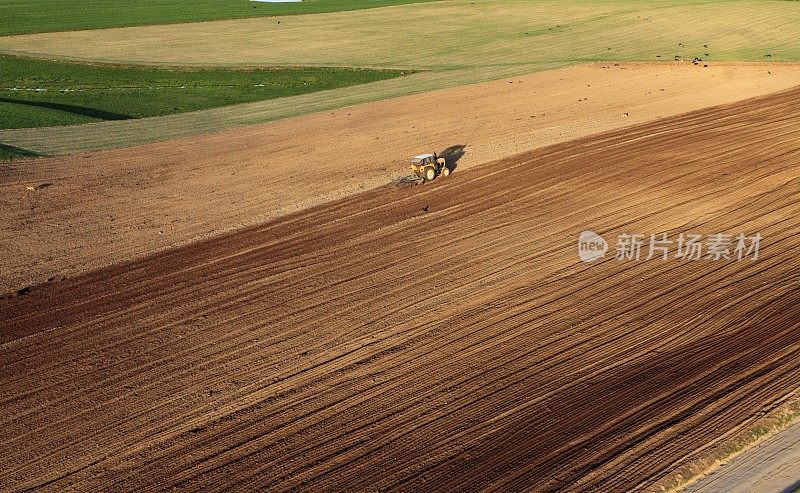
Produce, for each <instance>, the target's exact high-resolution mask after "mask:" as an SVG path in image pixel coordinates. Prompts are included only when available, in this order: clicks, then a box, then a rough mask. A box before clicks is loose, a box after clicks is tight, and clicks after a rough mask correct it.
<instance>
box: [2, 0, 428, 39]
mask: <svg viewBox="0 0 800 493" xmlns="http://www.w3.org/2000/svg"><path fill="white" fill-rule="evenodd" d="M432 1H436V0H304V1H303V2H299V3H260V2H251V1H249V0H127V1H124V2H122V1H120V0H72V1H66V0H36V1H35V2H32V1H30V0H3V1H0V19H2V22H0V36H6V35H9V34H22V33H41V32H53V31H72V30H82V29H101V28H108V27H126V26H143V25H148V24H171V23H180V22H198V21H212V20H220V19H243V18H249V17H264V16H271V15H294V14H319V13H325V12H339V11H345V10H360V9H369V8H375V7H385V6H389V5H403V4H409V3H418V2H432Z"/></svg>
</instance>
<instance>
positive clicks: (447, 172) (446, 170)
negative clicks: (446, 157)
mask: <svg viewBox="0 0 800 493" xmlns="http://www.w3.org/2000/svg"><path fill="white" fill-rule="evenodd" d="M442 176H450V168H448V167H447V166H442Z"/></svg>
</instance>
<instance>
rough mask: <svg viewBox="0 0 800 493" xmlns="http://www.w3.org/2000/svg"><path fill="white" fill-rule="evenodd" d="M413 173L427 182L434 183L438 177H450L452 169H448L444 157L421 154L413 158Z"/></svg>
mask: <svg viewBox="0 0 800 493" xmlns="http://www.w3.org/2000/svg"><path fill="white" fill-rule="evenodd" d="M411 171H412V172H413V173H414V174H415V175H417V176H418V177H419V178H422V179H423V180H425V181H433V180H434V179H436V177H437V176H439V175H442V176H448V175H449V174H450V168H448V167H447V163H446V162H445V160H444V158H443V157H437V156H436V153H434V154H420V155H419V156H414V157H412V158H411Z"/></svg>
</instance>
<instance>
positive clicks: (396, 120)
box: [0, 63, 800, 293]
mask: <svg viewBox="0 0 800 493" xmlns="http://www.w3.org/2000/svg"><path fill="white" fill-rule="evenodd" d="M798 80H800V65H778V64H771V65H769V66H763V65H757V64H753V65H721V64H712V65H710V66H709V67H708V68H703V67H702V65H701V66H693V65H691V64H672V63H666V64H642V65H637V64H620V65H615V64H598V65H586V66H580V67H570V68H566V69H562V70H555V71H551V72H542V73H536V74H532V75H529V76H525V77H515V78H513V79H508V80H501V81H497V82H492V83H487V84H478V85H472V86H466V87H461V88H457V89H447V90H441V91H435V92H430V93H425V94H420V95H415V96H408V97H403V98H398V99H393V100H388V101H383V102H378V103H370V104H365V105H361V106H355V107H350V108H345V109H342V110H337V111H333V112H326V113H320V114H315V115H311V116H306V117H300V118H293V119H290V120H285V121H281V122H276V123H272V124H267V125H259V126H254V127H248V128H243V129H237V130H233V131H228V132H223V133H217V134H212V135H206V136H201V137H195V138H187V139H182V140H177V141H171V142H164V143H160V144H153V145H146V146H140V147H134V148H128V149H120V150H114V151H108V152H97V153H93V154H84V155H75V156H69V157H59V158H53V159H36V160H24V161H19V162H15V163H13V164H0V251H2V252H3V255H2V257H0V293H3V292H9V291H16V290H18V289H21V288H23V287H25V286H30V285H35V284H39V283H42V282H45V281H46V280H48V279H51V278H60V277H63V276H73V275H75V274H76V273H79V272H84V271H87V270H89V269H93V268H98V267H102V266H106V265H109V264H111V263H114V262H119V261H122V260H127V259H131V258H135V257H141V256H143V255H146V254H148V253H152V252H154V251H157V250H160V249H164V248H167V247H169V246H172V245H176V244H185V243H187V242H190V241H192V240H194V239H197V238H199V237H204V236H208V235H213V234H218V233H219V232H221V231H228V230H233V229H237V228H239V227H241V226H243V225H248V224H256V223H259V222H262V221H265V220H268V219H271V218H275V217H278V216H281V215H283V214H286V213H289V212H292V211H297V210H300V209H303V208H306V207H309V206H311V205H315V204H320V203H323V202H326V201H329V200H332V199H335V198H339V197H343V196H346V195H350V194H353V193H356V192H359V191H363V190H365V189H369V188H373V187H375V186H380V185H382V184H385V183H388V182H389V181H390V180H391V179H394V178H397V177H398V176H401V175H403V174H404V173H405V172H406V163H407V159H408V158H409V157H410V156H412V155H414V154H417V153H419V152H431V151H442V150H444V149H446V148H448V147H451V146H454V145H459V144H461V145H466V148H465V149H464V156H463V158H461V159H460V160H459V161H458V163H457V164H458V168H457V170H456V174H458V173H459V172H462V171H463V170H466V169H468V168H470V167H472V166H475V165H480V164H484V163H487V162H490V161H493V160H496V159H502V158H505V157H509V156H512V155H514V154H517V153H519V152H523V151H527V150H530V149H533V148H537V147H542V146H545V145H549V144H554V143H557V142H565V141H568V140H571V139H574V138H579V137H583V136H587V135H591V134H595V133H598V132H601V131H604V130H609V129H615V128H621V127H624V126H630V125H635V124H639V123H643V122H647V121H652V120H654V119H656V118H659V117H664V116H669V115H676V114H679V113H683V112H687V111H690V110H696V109H700V108H704V107H709V106H714V105H717V104H723V103H728V102H732V101H738V100H741V99H745V98H748V97H752V96H757V95H763V94H767V93H770V92H774V91H778V90H782V89H786V88H788V87H791V86H794V85H795V84H797V81H798ZM87 131H91V128H89V129H87ZM45 183H48V184H51V185H50V186H48V187H46V188H41V189H38V190H37V189H36V187H37V186H39V185H42V184H45ZM28 187H32V188H34V190H29V189H28Z"/></svg>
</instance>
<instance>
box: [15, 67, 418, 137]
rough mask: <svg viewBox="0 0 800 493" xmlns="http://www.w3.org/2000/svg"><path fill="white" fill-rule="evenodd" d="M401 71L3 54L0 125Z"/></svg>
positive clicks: (268, 92)
mask: <svg viewBox="0 0 800 493" xmlns="http://www.w3.org/2000/svg"><path fill="white" fill-rule="evenodd" d="M401 74H403V72H401V71H398V70H357V69H348V68H324V67H321V68H315V67H309V68H279V69H263V68H262V69H253V70H233V69H222V68H208V69H166V68H150V67H119V66H112V65H87V64H79V63H68V62H53V61H47V60H30V59H24V58H15V57H8V56H0V88H2V89H0V129H3V128H6V129H7V128H31V127H45V126H56V125H70V124H76V123H88V122H96V121H101V120H127V119H132V118H144V117H148V116H160V115H167V114H172V113H183V112H187V111H195V110H200V109H206V108H215V107H219V106H226V105H231V104H237V103H245V102H252V101H260V100H265V99H273V98H280V97H285V96H295V95H298V94H307V93H310V92H315V91H320V90H325V89H335V88H339V87H345V86H350V85H355V84H364V83H367V82H374V81H377V80H384V79H390V78H393V77H398V76H400V75H401Z"/></svg>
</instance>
